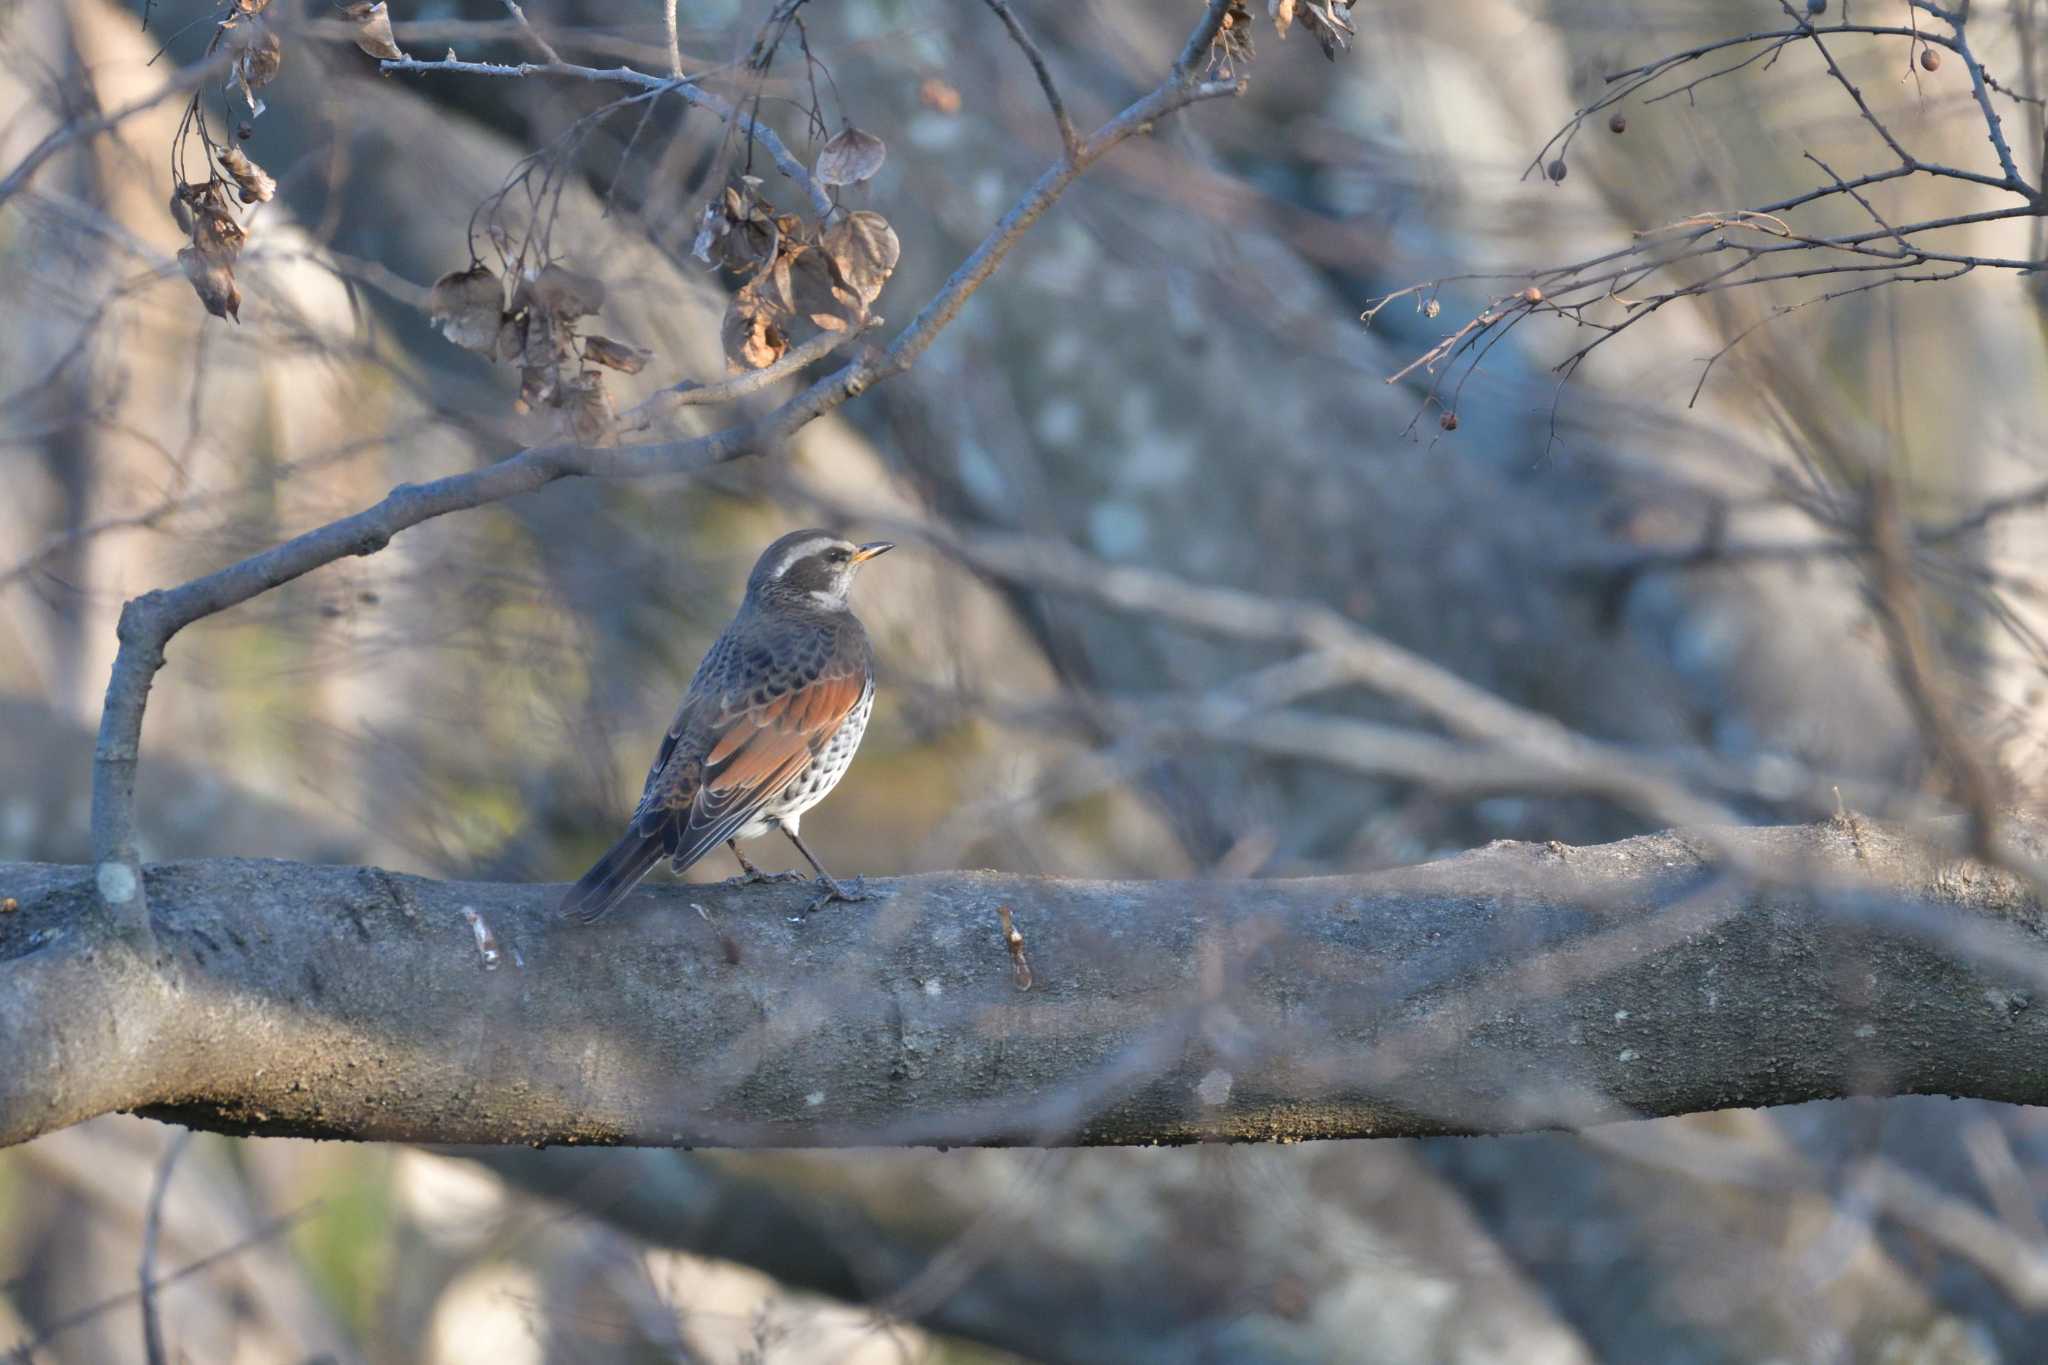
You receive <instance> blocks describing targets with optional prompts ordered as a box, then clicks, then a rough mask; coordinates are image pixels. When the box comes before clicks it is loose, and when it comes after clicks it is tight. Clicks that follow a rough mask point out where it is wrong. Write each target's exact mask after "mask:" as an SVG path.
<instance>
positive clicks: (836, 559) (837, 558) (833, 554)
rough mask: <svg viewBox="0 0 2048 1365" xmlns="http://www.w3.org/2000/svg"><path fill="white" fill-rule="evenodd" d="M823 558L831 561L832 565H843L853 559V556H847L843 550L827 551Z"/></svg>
mask: <svg viewBox="0 0 2048 1365" xmlns="http://www.w3.org/2000/svg"><path fill="white" fill-rule="evenodd" d="M825 558H827V559H829V560H831V561H832V562H833V563H834V564H844V563H845V562H846V561H847V560H849V559H851V558H853V556H852V555H850V554H848V553H847V552H846V551H844V550H827V551H826V552H825Z"/></svg>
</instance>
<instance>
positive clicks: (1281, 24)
mask: <svg viewBox="0 0 2048 1365" xmlns="http://www.w3.org/2000/svg"><path fill="white" fill-rule="evenodd" d="M1266 13H1267V14H1269V15H1271V16H1272V19H1273V31H1274V32H1275V33H1277V34H1279V35H1280V36H1281V37H1282V38H1285V37H1286V36H1287V30H1288V29H1290V28H1293V27H1294V0H1266Z"/></svg>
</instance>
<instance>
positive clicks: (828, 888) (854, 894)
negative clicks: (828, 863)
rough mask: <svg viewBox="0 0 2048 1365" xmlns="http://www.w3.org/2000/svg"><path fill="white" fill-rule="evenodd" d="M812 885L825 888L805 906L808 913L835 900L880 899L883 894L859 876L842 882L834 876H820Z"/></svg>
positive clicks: (810, 913)
mask: <svg viewBox="0 0 2048 1365" xmlns="http://www.w3.org/2000/svg"><path fill="white" fill-rule="evenodd" d="M812 885H813V886H822V887H824V888H825V889H824V890H823V891H820V892H819V893H818V895H817V897H816V898H815V899H814V900H812V901H811V903H810V904H809V905H806V906H805V907H804V913H805V914H806V915H814V914H816V913H817V912H818V911H820V910H822V909H824V908H825V907H826V906H828V905H830V904H832V902H834V901H848V902H852V901H872V900H880V899H881V896H882V893H881V892H879V891H870V890H868V886H867V882H866V881H864V880H863V879H861V878H859V877H855V878H854V879H853V880H852V881H851V882H842V881H839V880H838V879H837V878H833V877H820V878H818V880H817V881H815V882H813V883H812Z"/></svg>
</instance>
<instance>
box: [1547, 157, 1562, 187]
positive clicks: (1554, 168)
mask: <svg viewBox="0 0 2048 1365" xmlns="http://www.w3.org/2000/svg"><path fill="white" fill-rule="evenodd" d="M1544 174H1545V175H1547V176H1549V177H1550V181H1551V183H1552V184H1556V183H1557V182H1558V181H1560V180H1562V179H1564V177H1565V165H1564V158H1563V157H1559V158H1558V159H1557V160H1555V161H1553V162H1551V163H1550V166H1549V168H1548V169H1547V170H1545V171H1544Z"/></svg>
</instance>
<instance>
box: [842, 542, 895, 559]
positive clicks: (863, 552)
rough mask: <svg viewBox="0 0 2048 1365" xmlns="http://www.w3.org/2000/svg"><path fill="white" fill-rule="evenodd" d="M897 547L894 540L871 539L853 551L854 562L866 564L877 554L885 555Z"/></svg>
mask: <svg viewBox="0 0 2048 1365" xmlns="http://www.w3.org/2000/svg"><path fill="white" fill-rule="evenodd" d="M895 548H896V542H895V541H893V540H871V541H869V542H868V543H867V544H865V545H863V546H861V547H860V548H859V549H858V550H855V551H854V552H853V562H854V563H856V564H865V563H867V561H869V560H870V559H873V558H874V557H875V556H876V555H885V554H887V553H889V551H891V550H893V549H895Z"/></svg>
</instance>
